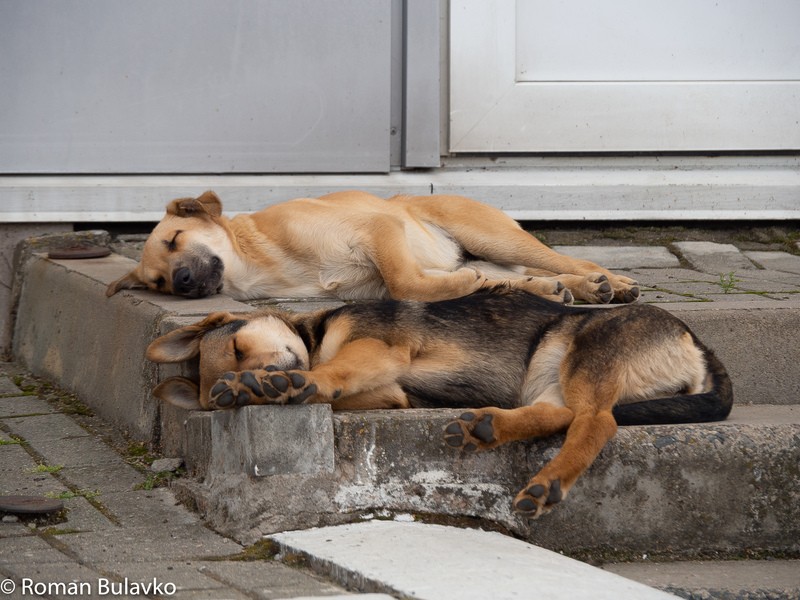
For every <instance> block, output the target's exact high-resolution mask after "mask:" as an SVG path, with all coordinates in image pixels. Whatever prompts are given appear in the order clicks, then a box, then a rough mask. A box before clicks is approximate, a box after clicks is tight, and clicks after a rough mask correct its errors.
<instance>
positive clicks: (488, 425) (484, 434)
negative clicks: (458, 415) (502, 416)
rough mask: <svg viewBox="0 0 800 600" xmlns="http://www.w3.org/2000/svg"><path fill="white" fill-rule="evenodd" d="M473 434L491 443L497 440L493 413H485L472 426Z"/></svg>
mask: <svg viewBox="0 0 800 600" xmlns="http://www.w3.org/2000/svg"><path fill="white" fill-rule="evenodd" d="M472 435H474V436H475V437H476V438H478V439H479V440H480V441H482V442H484V443H486V444H491V443H492V442H494V441H495V437H494V427H493V426H492V415H485V416H484V417H482V418H481V419H480V420H479V421H478V423H477V424H476V425H475V426H474V427H473V428H472Z"/></svg>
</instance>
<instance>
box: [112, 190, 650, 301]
mask: <svg viewBox="0 0 800 600" xmlns="http://www.w3.org/2000/svg"><path fill="white" fill-rule="evenodd" d="M520 278H532V279H531V280H530V281H531V285H530V286H529V289H533V290H534V291H535V292H536V293H538V294H540V295H542V296H544V297H547V298H549V299H551V300H554V301H558V302H563V303H570V302H571V301H572V300H573V298H575V299H578V300H582V301H585V302H590V303H599V304H602V303H607V302H610V301H612V300H613V301H616V302H633V301H635V300H636V299H637V298H638V297H639V288H638V286H637V284H636V282H635V281H634V280H633V279H630V278H628V277H624V276H621V275H615V274H613V273H611V272H610V271H608V270H607V269H604V268H602V267H600V266H598V265H596V264H594V263H592V262H589V261H586V260H579V259H575V258H571V257H568V256H564V255H562V254H559V253H557V252H555V251H554V250H551V249H550V248H548V247H547V246H545V245H544V244H542V243H541V242H540V241H539V240H537V239H536V238H535V237H533V236H532V235H530V234H529V233H527V232H526V231H524V230H523V229H522V228H521V227H520V226H519V224H518V223H517V222H516V221H514V220H513V219H511V218H510V217H508V216H507V215H505V214H504V213H503V212H502V211H500V210H498V209H496V208H493V207H490V206H486V205H485V204H481V203H479V202H476V201H474V200H470V199H468V198H464V197H461V196H444V195H431V196H396V197H394V198H390V199H388V200H383V199H381V198H378V197H376V196H373V195H371V194H367V193H365V192H357V191H350V192H337V193H334V194H328V195H327V196H322V197H321V198H299V199H297V200H291V201H289V202H283V203H281V204H276V205H274V206H270V207H268V208H265V209H264V210H262V211H259V212H257V213H254V214H242V215H237V216H236V217H234V218H232V219H228V218H226V217H225V216H223V214H222V203H221V202H220V200H219V198H218V197H217V196H216V195H215V194H214V193H213V192H210V191H209V192H206V193H204V194H203V195H201V196H200V197H198V198H182V199H178V200H175V201H173V202H171V203H170V204H169V205H168V206H167V213H166V215H165V216H164V218H163V219H162V220H161V222H160V223H159V224H158V225H157V226H156V227H155V229H154V230H153V232H152V233H151V234H150V236H149V237H148V239H147V242H146V243H145V245H144V249H143V251H142V259H141V262H140V263H139V264H138V265H137V266H136V268H135V269H133V270H132V271H131V272H130V273H128V274H127V275H125V276H124V277H122V278H120V279H118V280H117V281H115V282H113V283H111V284H110V285H109V286H108V289H107V292H106V293H107V295H109V296H112V295H113V294H115V293H117V292H118V291H120V290H123V289H128V288H149V289H152V290H156V291H160V292H164V293H167V294H175V295H178V296H186V297H189V298H198V297H203V296H208V295H211V294H214V293H217V292H223V293H225V294H227V295H229V296H231V297H233V298H235V299H237V300H246V299H253V298H266V297H280V298H290V297H291V298H296V297H308V296H318V297H335V298H340V299H342V300H367V299H372V300H375V299H383V298H394V299H396V300H423V301H436V300H448V299H450V298H458V297H461V296H466V295H467V294H470V293H472V292H474V291H476V290H478V289H481V288H483V287H491V286H493V285H494V284H495V283H497V282H498V281H505V280H509V279H520Z"/></svg>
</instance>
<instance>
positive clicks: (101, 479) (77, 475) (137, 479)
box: [59, 461, 145, 494]
mask: <svg viewBox="0 0 800 600" xmlns="http://www.w3.org/2000/svg"><path fill="white" fill-rule="evenodd" d="M59 475H60V477H61V479H63V480H65V481H68V482H69V483H70V484H72V485H73V486H75V487H76V488H79V489H90V490H93V489H102V490H103V493H105V494H109V493H114V492H128V491H132V490H134V489H136V486H139V485H142V484H143V483H144V481H145V477H144V475H142V474H141V473H140V472H139V471H137V470H136V469H134V468H133V467H131V466H129V465H127V464H125V463H124V462H121V461H120V462H116V461H115V462H113V463H101V464H98V465H90V466H80V467H72V466H67V467H64V468H63V469H62V470H61V471H59Z"/></svg>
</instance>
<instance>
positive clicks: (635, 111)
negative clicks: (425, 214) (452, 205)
mask: <svg viewBox="0 0 800 600" xmlns="http://www.w3.org/2000/svg"><path fill="white" fill-rule="evenodd" d="M797 23H800V3H798V2H796V1H795V0H771V1H770V2H765V3H764V2H754V1H749V0H738V1H734V0H731V1H729V2H714V1H713V0H674V1H671V2H658V1H656V0H649V1H643V0H638V1H636V0H613V1H606V2H598V1H592V0H571V1H570V2H557V1H555V0H519V1H518V2H514V1H513V0H490V1H478V0H453V2H452V4H451V30H450V36H451V37H450V39H451V90H450V93H451V121H450V149H451V151H453V152H549V151H565V152H587V151H695V150H714V151H724V150H774V149H797V148H800V42H798V40H799V39H800V36H797V35H796V32H795V29H796V25H797Z"/></svg>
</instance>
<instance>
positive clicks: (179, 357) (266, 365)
mask: <svg viewBox="0 0 800 600" xmlns="http://www.w3.org/2000/svg"><path fill="white" fill-rule="evenodd" d="M198 355H199V356H200V368H199V370H200V385H199V387H198V385H197V384H196V383H195V382H193V381H191V380H189V379H187V378H185V377H170V378H168V379H166V380H164V381H163V382H161V383H160V384H158V386H156V388H155V389H154V390H153V395H154V396H155V397H156V398H158V399H159V400H163V401H165V402H169V403H170V404H174V405H176V406H180V407H181V408H187V409H191V410H198V409H200V410H207V409H208V398H209V392H210V390H211V387H212V386H213V385H214V383H215V382H216V380H217V379H219V378H220V376H221V375H222V374H223V373H227V372H228V371H248V370H254V369H277V370H286V369H308V367H309V358H308V350H307V349H306V345H305V344H304V343H303V339H302V338H301V337H300V335H299V333H298V331H297V329H296V328H295V327H294V325H292V323H291V321H290V320H289V319H288V318H287V317H286V315H284V314H283V313H280V312H278V311H266V312H260V313H256V314H255V315H247V316H236V315H232V314H231V313H228V312H215V313H212V314H210V315H209V316H208V317H206V318H205V319H203V320H202V321H200V322H198V323H195V324H194V325H187V326H186V327H181V328H180V329H176V330H175V331H171V332H170V333H168V334H166V335H163V336H161V337H160V338H158V339H156V340H155V341H153V342H152V343H151V344H150V346H148V348H147V358H148V359H150V360H152V361H153V362H157V363H177V362H183V361H186V360H189V359H192V358H194V357H195V356H198Z"/></svg>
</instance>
